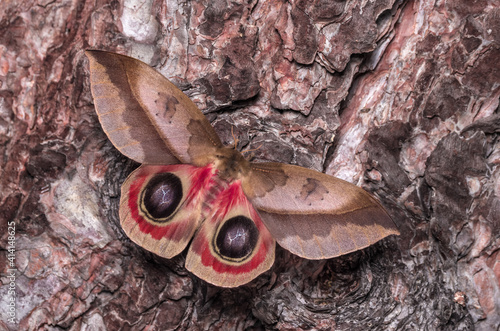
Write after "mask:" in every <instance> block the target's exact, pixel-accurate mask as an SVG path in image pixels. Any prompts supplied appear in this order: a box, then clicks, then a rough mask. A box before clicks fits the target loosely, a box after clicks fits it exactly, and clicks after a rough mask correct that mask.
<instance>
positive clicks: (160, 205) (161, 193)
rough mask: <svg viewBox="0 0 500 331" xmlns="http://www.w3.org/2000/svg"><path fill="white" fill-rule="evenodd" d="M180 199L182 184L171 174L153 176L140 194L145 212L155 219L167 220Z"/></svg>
mask: <svg viewBox="0 0 500 331" xmlns="http://www.w3.org/2000/svg"><path fill="white" fill-rule="evenodd" d="M181 199H182V182H181V180H180V178H179V177H177V176H176V175H174V174H172V173H168V172H167V173H162V174H158V175H156V176H154V177H153V178H152V179H151V180H150V181H149V183H148V184H147V185H146V188H145V189H144V191H143V194H142V200H143V202H144V208H145V209H146V210H145V211H146V212H147V213H148V214H149V215H150V216H151V217H153V218H155V219H162V218H167V217H169V216H170V215H172V213H173V212H174V211H175V210H176V209H177V206H178V205H179V203H180V202H181Z"/></svg>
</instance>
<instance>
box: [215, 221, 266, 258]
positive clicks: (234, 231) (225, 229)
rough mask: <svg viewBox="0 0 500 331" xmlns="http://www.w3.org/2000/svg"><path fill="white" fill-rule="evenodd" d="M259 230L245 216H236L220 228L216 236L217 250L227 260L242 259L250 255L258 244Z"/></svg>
mask: <svg viewBox="0 0 500 331" xmlns="http://www.w3.org/2000/svg"><path fill="white" fill-rule="evenodd" d="M258 238H259V230H258V229H257V227H256V226H255V224H254V222H252V220H250V219H249V218H248V217H245V216H241V215H240V216H235V217H232V218H230V219H228V220H227V221H225V222H224V224H223V225H222V226H221V227H220V228H219V230H218V231H217V234H216V236H215V248H216V252H217V253H218V254H219V255H220V256H221V257H222V258H223V259H226V260H231V261H242V260H245V259H246V258H247V257H248V256H250V255H251V254H252V252H253V250H254V248H255V245H256V244H257V240H258Z"/></svg>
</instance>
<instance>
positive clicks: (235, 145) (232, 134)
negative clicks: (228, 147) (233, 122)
mask: <svg viewBox="0 0 500 331" xmlns="http://www.w3.org/2000/svg"><path fill="white" fill-rule="evenodd" d="M233 128H234V126H231V136H233V141H234V147H233V148H234V149H236V147H238V142H239V141H240V140H239V139H238V138H237V137H236V136H235V135H234V132H233Z"/></svg>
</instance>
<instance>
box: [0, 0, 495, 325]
mask: <svg viewBox="0 0 500 331" xmlns="http://www.w3.org/2000/svg"><path fill="white" fill-rule="evenodd" d="M89 48H92V49H103V50H109V51H115V52H119V53H123V54H128V55H131V56H134V57H136V58H139V59H142V60H143V61H145V62H147V63H149V64H151V65H152V66H154V67H156V68H157V69H158V70H159V71H160V72H161V73H162V74H163V75H165V76H166V77H168V78H169V79H171V80H172V81H173V82H174V83H175V84H177V85H178V86H179V87H180V88H181V89H182V90H183V91H185V93H186V94H188V95H189V96H190V97H191V98H192V99H193V100H194V101H195V102H196V103H197V104H198V105H199V107H200V109H202V110H203V111H204V112H205V113H206V114H207V116H208V118H209V119H210V120H211V121H212V123H213V125H214V127H215V128H216V131H217V132H218V133H219V134H220V136H221V139H222V140H223V141H224V142H225V143H227V144H231V143H233V136H232V135H231V129H232V128H234V135H235V136H236V137H238V139H239V147H240V148H256V147H258V146H261V147H260V148H259V149H257V150H256V151H254V154H255V158H256V159H258V160H267V161H280V162H285V163H293V164H298V165H301V166H305V167H310V168H314V169H317V170H323V171H326V172H327V173H329V174H332V175H336V176H338V177H341V178H343V179H346V180H348V181H350V182H353V183H356V184H358V185H360V186H362V187H363V188H365V189H366V190H368V191H370V192H372V193H374V194H375V195H377V196H378V197H379V198H380V200H381V202H382V203H383V205H384V206H385V207H386V208H387V210H388V211H389V213H390V214H391V215H392V217H393V218H394V220H395V222H396V224H397V225H398V227H399V229H400V231H401V236H399V237H390V238H388V239H386V240H383V241H382V242H380V243H377V244H376V245H373V246H372V247H370V248H368V249H365V250H363V251H361V252H356V253H352V254H349V255H347V256H344V257H340V258H336V259H331V260H327V261H308V260H304V259H301V258H299V257H296V256H294V255H292V254H290V253H288V252H287V251H285V250H283V249H280V248H278V249H277V256H276V262H275V265H274V266H273V268H272V269H271V270H270V271H269V272H267V273H265V274H263V275H262V276H260V277H259V278H257V279H256V280H255V281H253V282H251V283H250V284H248V285H246V286H242V287H240V288H236V289H221V288H217V287H214V286H211V285H208V284H206V283H204V282H202V281H200V280H198V279H196V278H195V277H194V276H192V275H190V274H189V273H187V272H186V271H185V269H184V268H183V259H184V257H185V255H183V254H181V255H180V256H178V257H176V258H174V259H171V260H162V259H160V258H158V257H156V256H154V255H153V254H150V253H148V252H146V251H144V250H143V249H141V248H140V247H138V246H136V245H134V244H132V243H131V242H130V241H129V240H128V239H127V238H126V237H125V236H124V234H123V232H122V230H121V228H120V226H119V221H118V212H117V208H118V200H119V188H120V184H121V182H122V181H123V180H124V178H125V177H126V175H127V174H128V173H129V172H130V171H131V170H132V169H133V168H134V167H136V166H137V165H136V164H133V163H132V162H131V161H129V160H127V159H126V158H125V157H123V156H121V155H120V154H119V153H118V152H117V151H116V150H115V149H114V147H113V146H112V145H111V144H110V142H109V141H108V140H107V138H106V136H105V135H104V133H103V132H102V130H101V128H100V126H99V123H98V121H97V116H96V114H95V112H94V109H93V105H92V99H91V95H90V90H89V81H88V68H87V65H88V63H87V60H86V59H85V57H84V55H83V52H84V50H85V49H89ZM499 98H500V3H499V2H498V1H497V0H475V1H470V0H442V1H432V0H421V1H404V0H378V1H371V0H368V1H366V0H349V1H343V0H311V1H305V0H288V1H286V0H269V1H262V0H250V1H239V0H237V1H228V0H210V1H208V0H206V1H205V0H201V1H181V0H167V1H158V0H114V1H104V0H96V1H88V0H87V1H85V0H61V1H48V0H39V1H33V0H27V1H21V0H3V1H0V156H1V158H0V192H1V193H0V229H1V231H0V247H1V248H2V250H1V251H0V268H1V269H0V271H1V272H2V279H1V280H2V284H0V314H1V315H2V318H1V319H0V330H16V329H18V328H19V329H21V330H39V329H42V330H61V329H67V330H80V329H83V330H129V329H130V330H132V329H133V330H143V329H147V330H170V329H178V330H264V329H269V330H271V329H281V330H296V329H302V330H424V329H426V330H474V329H476V330H497V328H498V325H499V324H500V248H499V247H500V216H499V215H500V140H499V133H500V110H499ZM11 221H15V224H16V225H15V227H16V235H15V250H16V258H15V269H17V270H16V278H15V285H16V297H15V298H16V323H10V322H8V321H7V318H5V317H4V316H7V313H8V302H7V301H6V300H7V297H8V290H9V284H10V283H9V282H10V281H9V279H8V278H7V277H6V275H7V273H8V269H9V268H10V267H9V266H10V260H9V259H8V250H6V249H7V247H8V232H7V228H8V222H11Z"/></svg>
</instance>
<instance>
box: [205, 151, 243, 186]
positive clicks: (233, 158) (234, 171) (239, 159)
mask: <svg viewBox="0 0 500 331" xmlns="http://www.w3.org/2000/svg"><path fill="white" fill-rule="evenodd" d="M214 164H215V167H216V169H217V170H218V174H219V176H221V177H222V178H225V179H230V180H238V179H241V178H243V177H245V176H246V175H247V174H248V173H249V171H250V162H248V161H247V160H246V159H245V157H244V156H243V155H241V153H240V152H238V151H237V150H235V149H233V148H229V147H223V148H219V149H218V150H217V152H216V153H215V159H214Z"/></svg>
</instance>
